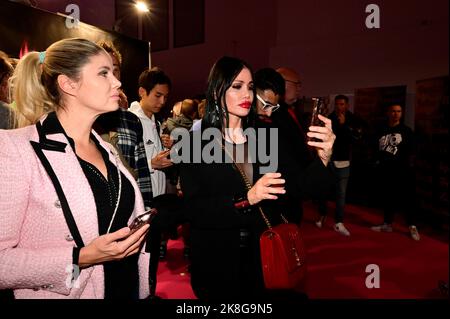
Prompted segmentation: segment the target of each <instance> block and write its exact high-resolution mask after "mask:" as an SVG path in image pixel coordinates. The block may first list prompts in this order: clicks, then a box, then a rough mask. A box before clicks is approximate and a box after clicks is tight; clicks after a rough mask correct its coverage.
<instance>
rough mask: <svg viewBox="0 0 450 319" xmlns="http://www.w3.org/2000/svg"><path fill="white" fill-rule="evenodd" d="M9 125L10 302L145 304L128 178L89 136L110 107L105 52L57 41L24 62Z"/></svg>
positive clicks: (2, 241)
mask: <svg viewBox="0 0 450 319" xmlns="http://www.w3.org/2000/svg"><path fill="white" fill-rule="evenodd" d="M12 86H13V90H14V100H15V104H16V109H15V125H16V127H17V129H14V130H10V131H3V130H0V160H1V162H2V165H1V167H0V189H1V190H2V191H1V192H0V220H1V221H2V222H1V223H0V265H1V267H0V289H12V290H13V291H14V294H15V297H16V298H107V299H114V298H121V299H136V298H139V297H140V298H145V297H146V296H147V295H148V274H147V273H146V272H148V260H149V257H148V256H144V255H145V254H144V253H143V250H142V243H143V240H144V237H145V234H146V233H147V231H148V226H144V227H143V228H141V229H140V230H138V231H137V232H135V233H132V234H131V233H130V229H129V228H128V227H127V225H129V223H130V222H131V220H132V219H133V218H134V217H135V216H136V215H139V214H141V213H143V211H144V205H143V202H142V198H141V195H140V192H139V188H138V187H137V185H136V183H135V181H134V179H133V177H132V176H131V175H130V174H129V173H128V171H127V170H126V169H125V168H124V167H123V165H122V164H121V162H120V160H118V159H117V156H116V154H115V152H114V150H113V148H112V147H111V146H110V145H109V144H107V143H105V142H103V141H102V140H101V138H99V136H98V135H97V134H96V133H95V132H94V131H92V129H91V127H92V124H93V123H94V121H95V120H96V118H97V117H98V116H99V115H100V114H102V113H106V112H111V111H115V110H117V109H118V107H119V106H118V101H119V87H120V82H119V81H118V80H117V79H116V78H115V77H114V75H113V65H112V61H111V58H110V56H109V55H108V53H107V52H106V51H105V50H104V49H102V48H100V47H99V46H97V45H96V44H94V43H92V42H90V41H88V40H84V39H65V40H61V41H58V42H56V43H54V44H53V45H51V46H50V47H49V48H48V49H47V50H46V52H40V53H38V52H30V53H28V54H27V55H26V56H24V57H23V58H22V59H21V60H20V62H19V64H18V66H17V68H16V70H15V73H14V74H13V77H12Z"/></svg>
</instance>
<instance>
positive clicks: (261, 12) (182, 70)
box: [152, 0, 277, 99]
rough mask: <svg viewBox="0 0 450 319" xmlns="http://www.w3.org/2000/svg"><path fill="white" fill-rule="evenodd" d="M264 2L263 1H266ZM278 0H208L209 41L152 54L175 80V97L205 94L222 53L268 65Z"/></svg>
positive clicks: (206, 29) (207, 26)
mask: <svg viewBox="0 0 450 319" xmlns="http://www.w3.org/2000/svg"><path fill="white" fill-rule="evenodd" d="M262 3H263V4H262ZM275 4H276V1H275V0H265V1H261V0H246V1H242V0H212V1H211V0H206V1H205V43H204V44H201V45H195V46H188V47H184V48H176V49H171V50H167V51H161V52H155V53H153V54H152V64H153V65H157V66H160V67H161V68H163V69H164V70H165V71H166V72H167V73H168V74H169V76H170V77H171V78H172V79H173V82H174V89H173V97H174V98H175V99H179V98H184V97H187V96H190V95H193V94H197V93H203V92H204V90H205V83H206V79H207V77H208V73H209V70H210V68H211V66H212V65H213V63H214V61H215V60H217V59H218V58H219V57H221V56H222V55H234V56H239V57H240V58H242V59H244V60H246V61H247V62H249V63H250V64H251V65H252V66H253V67H254V68H255V69H256V68H260V67H263V66H266V65H268V63H269V54H270V51H269V48H270V47H272V46H273V45H275V41H276V25H277V23H276V15H275V14H274V12H275V9H276V5H275Z"/></svg>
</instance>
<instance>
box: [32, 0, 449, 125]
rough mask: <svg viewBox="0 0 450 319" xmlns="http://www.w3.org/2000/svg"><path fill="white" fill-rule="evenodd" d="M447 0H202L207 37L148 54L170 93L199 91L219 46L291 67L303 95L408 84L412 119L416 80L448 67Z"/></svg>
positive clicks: (102, 18) (105, 9)
mask: <svg viewBox="0 0 450 319" xmlns="http://www.w3.org/2000/svg"><path fill="white" fill-rule="evenodd" d="M186 1H188V0H186ZM171 2H172V1H171V0H169V3H171ZM38 3H39V7H41V8H44V9H47V10H49V11H61V12H63V11H64V9H65V6H66V5H67V4H69V3H75V4H78V5H79V6H80V8H81V20H82V21H83V22H86V23H90V24H94V25H96V26H100V27H105V28H110V25H111V23H113V21H114V0H102V1H90V0H61V1H54V0H53V1H52V0H39V1H38ZM369 3H376V4H378V5H379V7H380V10H381V28H380V29H367V28H366V27H365V19H366V17H367V15H368V13H366V12H365V7H366V5H368V4H369ZM448 7H449V2H448V0H432V1H426V0H395V1H392V0H376V1H366V0H340V1H328V0H315V1H306V0H245V1H242V0H205V32H206V33H205V43H204V44H201V45H194V46H188V47H184V48H176V49H170V50H165V51H160V52H154V53H153V54H152V62H153V65H157V66H160V67H162V68H163V69H164V70H165V71H166V72H167V73H168V74H169V75H170V77H171V78H172V79H173V82H174V89H173V93H172V99H171V100H177V99H181V98H184V97H186V96H190V95H193V94H197V93H201V92H203V91H204V88H205V81H206V78H207V76H208V72H209V69H210V68H211V66H212V64H213V63H214V61H215V60H216V59H217V58H219V57H220V56H222V55H225V54H227V55H235V56H239V57H241V58H243V59H244V60H246V61H247V62H249V63H250V64H251V65H253V67H254V68H255V69H258V68H261V67H264V66H272V67H278V66H282V65H283V66H291V67H293V68H295V69H297V70H298V71H299V72H300V73H301V75H302V77H303V84H304V87H303V92H302V94H303V95H306V96H313V95H328V94H335V93H352V92H354V90H355V89H356V88H364V87H378V86H390V85H407V86H408V92H409V93H410V94H411V96H410V98H409V105H408V106H407V110H409V112H407V115H408V117H409V122H410V121H411V119H412V116H413V113H412V109H413V107H412V105H413V102H414V96H413V94H414V92H415V82H416V80H418V79H425V78H430V77H435V76H440V75H446V74H448V68H449V62H448V54H449V45H448V37H449V29H448V25H449V16H448V15H449V11H448V9H449V8H448ZM172 38H173V37H172V36H171V39H172ZM170 47H171V48H173V44H172V43H170Z"/></svg>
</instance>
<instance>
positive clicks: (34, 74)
mask: <svg viewBox="0 0 450 319" xmlns="http://www.w3.org/2000/svg"><path fill="white" fill-rule="evenodd" d="M100 52H104V53H106V51H105V50H104V49H103V48H101V47H99V46H98V45H96V44H95V43H93V42H91V41H89V40H86V39H82V38H71V39H64V40H60V41H58V42H55V43H53V44H52V45H51V46H50V47H48V49H47V50H46V52H45V55H43V54H41V57H40V54H39V53H38V52H30V53H27V54H26V55H25V56H23V57H22V58H21V59H20V61H19V63H18V64H17V67H16V69H15V71H14V74H13V76H12V77H11V88H10V89H11V90H12V92H13V94H12V96H13V99H14V102H15V103H14V104H15V107H14V127H15V128H20V127H24V126H27V125H31V124H35V123H36V122H37V121H38V120H39V119H40V118H41V117H42V116H43V115H44V114H47V113H49V112H52V111H56V110H57V109H58V108H60V107H63V106H64V105H63V104H64V93H62V92H61V90H60V88H59V85H58V76H59V75H61V74H64V75H66V76H68V77H69V78H71V79H73V80H75V81H78V80H79V78H80V72H81V69H82V67H83V66H84V65H86V64H87V63H88V62H89V61H90V58H91V57H93V56H95V55H97V54H99V53H100ZM42 58H43V59H42Z"/></svg>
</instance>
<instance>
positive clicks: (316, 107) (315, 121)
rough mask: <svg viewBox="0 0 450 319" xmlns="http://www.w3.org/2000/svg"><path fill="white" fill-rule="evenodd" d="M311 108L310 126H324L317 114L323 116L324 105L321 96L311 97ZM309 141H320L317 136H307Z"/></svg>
mask: <svg viewBox="0 0 450 319" xmlns="http://www.w3.org/2000/svg"><path fill="white" fill-rule="evenodd" d="M312 100H313V109H312V115H311V123H310V126H325V123H324V122H323V121H321V120H320V119H319V114H320V115H323V116H325V111H326V106H325V102H324V100H323V98H314V97H313V98H312ZM308 140H309V141H313V142H320V141H319V140H318V139H317V138H308Z"/></svg>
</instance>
